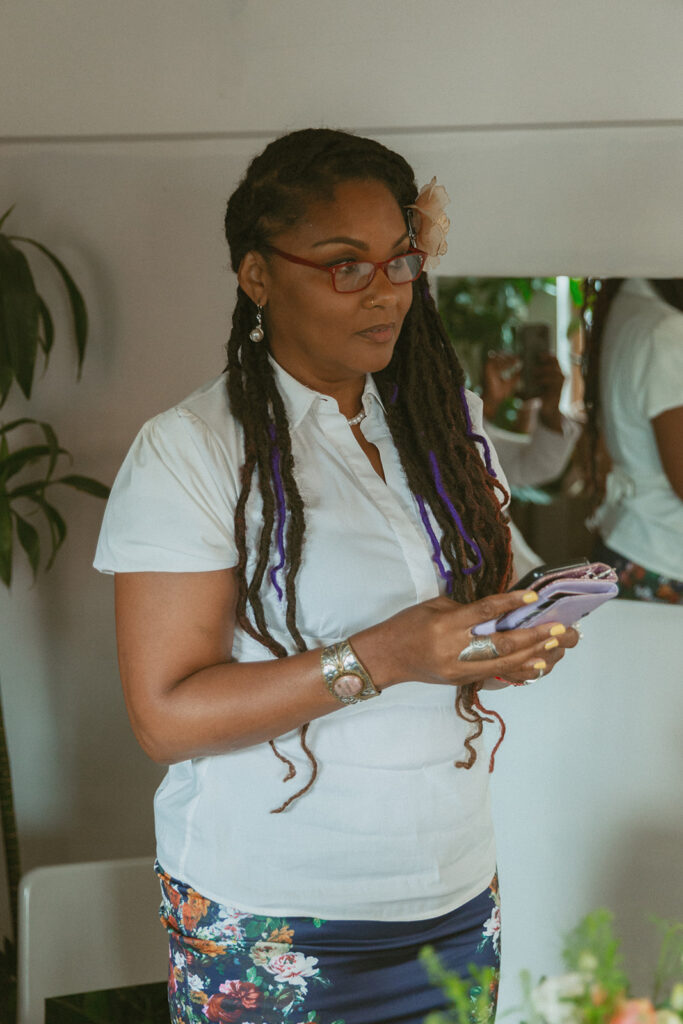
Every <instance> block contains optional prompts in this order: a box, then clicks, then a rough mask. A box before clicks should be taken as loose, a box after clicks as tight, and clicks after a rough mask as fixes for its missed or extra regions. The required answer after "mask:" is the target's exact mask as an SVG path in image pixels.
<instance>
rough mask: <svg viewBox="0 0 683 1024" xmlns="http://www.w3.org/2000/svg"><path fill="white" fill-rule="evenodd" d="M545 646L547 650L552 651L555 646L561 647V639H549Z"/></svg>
mask: <svg viewBox="0 0 683 1024" xmlns="http://www.w3.org/2000/svg"><path fill="white" fill-rule="evenodd" d="M543 646H544V647H545V649H546V651H552V649H553V647H559V646H560V641H559V640H555V639H554V638H553V639H552V640H548V641H547V643H544V644H543Z"/></svg>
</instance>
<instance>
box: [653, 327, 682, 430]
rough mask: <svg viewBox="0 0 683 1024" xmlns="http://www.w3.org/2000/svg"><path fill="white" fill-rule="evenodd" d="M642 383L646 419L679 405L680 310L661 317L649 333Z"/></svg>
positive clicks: (680, 388)
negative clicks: (645, 369)
mask: <svg viewBox="0 0 683 1024" xmlns="http://www.w3.org/2000/svg"><path fill="white" fill-rule="evenodd" d="M644 385H645V413H646V415H647V418H648V419H650V420H651V419H653V418H654V417H655V416H659V414H660V412H665V411H666V410H667V409H675V408H677V407H678V406H679V405H683V313H679V312H675V313H672V314H671V316H666V317H664V318H663V319H662V320H661V321H660V322H659V323H658V324H657V326H656V328H655V329H654V331H653V332H652V339H651V349H650V359H649V360H648V366H647V376H646V380H645V382H644Z"/></svg>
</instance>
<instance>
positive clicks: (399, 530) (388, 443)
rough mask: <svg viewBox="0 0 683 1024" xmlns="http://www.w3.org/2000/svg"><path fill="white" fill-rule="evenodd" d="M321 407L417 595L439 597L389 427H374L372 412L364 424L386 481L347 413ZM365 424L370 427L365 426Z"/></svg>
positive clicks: (323, 422) (326, 428) (322, 420)
mask: <svg viewBox="0 0 683 1024" xmlns="http://www.w3.org/2000/svg"><path fill="white" fill-rule="evenodd" d="M335 404H336V403H335ZM319 411H320V413H321V415H320V416H319V418H318V422H319V424H320V427H321V429H322V430H323V432H324V433H325V435H326V436H327V439H328V441H329V442H330V443H331V444H332V445H333V446H334V448H335V449H336V451H337V452H338V454H339V455H340V456H341V457H342V458H343V459H344V461H345V462H346V464H347V466H348V467H349V468H350V469H351V470H352V472H353V474H354V476H355V477H356V478H357V480H358V482H359V484H360V485H361V486H362V488H363V490H364V491H365V493H366V494H367V496H368V497H369V498H370V499H371V500H372V502H373V504H374V505H375V506H376V507H377V508H378V509H379V511H380V512H381V514H382V515H383V517H384V518H385V520H386V521H387V523H388V524H389V526H390V528H391V530H392V532H393V533H394V535H395V537H396V539H397V541H398V543H399V545H400V548H401V551H402V554H403V558H404V560H405V563H406V565H407V567H408V571H409V572H410V576H411V579H412V580H413V584H414V586H415V593H416V599H417V600H418V601H425V600H428V599H429V598H431V597H436V596H437V595H438V593H439V579H438V574H437V570H436V566H435V565H434V562H433V560H432V557H431V553H430V550H429V547H428V543H427V539H426V538H425V536H424V535H423V531H422V530H421V529H419V528H418V526H417V525H416V524H415V523H414V522H413V520H412V519H411V517H410V515H409V514H408V512H407V511H406V509H405V508H404V507H403V504H402V502H401V500H400V499H399V493H400V492H402V491H405V492H406V493H405V498H406V499H410V492H409V491H408V487H407V484H406V482H405V479H404V477H403V471H402V469H401V467H400V464H398V465H397V464H396V462H397V456H396V453H395V451H394V448H393V442H392V440H391V436H390V435H389V433H388V431H386V430H385V429H380V430H379V431H378V432H377V433H376V431H375V430H374V429H373V427H376V426H377V423H376V421H375V422H373V419H374V417H371V416H369V417H368V419H367V420H364V421H363V423H362V424H361V430H363V433H364V435H365V437H366V438H367V440H368V441H370V442H371V443H372V444H375V445H376V446H377V448H378V450H379V452H380V457H381V459H382V466H383V469H384V474H385V477H386V481H387V482H386V483H385V482H384V481H383V480H382V479H381V477H379V476H378V474H377V473H376V472H375V470H374V469H373V468H372V466H371V464H370V461H369V460H368V458H367V456H366V455H365V453H364V452H363V450H362V448H361V447H360V445H359V444H358V443H357V441H356V439H355V438H354V436H353V434H352V433H351V430H350V428H349V426H348V423H347V422H346V420H345V417H344V416H342V415H341V413H338V414H336V415H335V412H334V410H333V409H330V408H329V407H328V408H325V406H322V407H320V408H319ZM366 424H367V431H366V430H364V429H363V428H364V427H366ZM397 492H399V493H397Z"/></svg>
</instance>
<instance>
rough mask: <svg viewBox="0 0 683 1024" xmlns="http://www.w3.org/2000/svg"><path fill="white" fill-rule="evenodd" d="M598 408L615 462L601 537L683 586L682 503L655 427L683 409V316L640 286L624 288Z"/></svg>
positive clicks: (605, 343)
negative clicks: (670, 412) (657, 421)
mask: <svg viewBox="0 0 683 1024" xmlns="http://www.w3.org/2000/svg"><path fill="white" fill-rule="evenodd" d="M600 404H601V410H602V425H603V429H604V432H605V441H606V443H607V448H608V450H609V453H610V456H611V457H612V460H613V469H612V472H611V473H610V475H609V478H608V480H607V494H606V498H605V501H604V502H603V504H602V505H601V507H600V509H598V513H597V516H596V522H597V524H598V527H599V530H600V535H601V536H602V539H603V540H604V541H605V543H606V544H607V545H608V546H609V547H611V548H613V549H614V550H615V551H617V552H619V554H621V555H624V556H625V557H626V558H629V559H631V560H632V561H634V562H637V563H638V564H639V565H642V566H644V567H645V568H646V569H651V570H652V571H653V572H657V573H661V574H662V575H665V576H669V577H673V578H675V579H679V580H683V501H681V499H680V498H679V497H678V495H677V494H676V492H675V491H674V489H673V488H672V486H671V484H670V483H669V480H668V479H667V476H666V474H665V472H664V468H663V466H662V462H661V459H660V457H659V451H658V449H657V442H656V439H655V434H654V430H653V428H652V423H651V422H650V421H651V420H652V419H654V418H655V417H656V416H658V415H659V413H662V412H664V411H665V410H667V409H673V408H676V407H677V406H681V405H683V313H681V312H679V311H678V310H677V309H675V308H674V307H673V306H670V305H669V304H668V303H666V302H664V300H663V299H660V298H659V296H658V295H657V294H656V292H655V291H654V289H653V288H652V287H651V286H650V285H649V284H648V282H647V281H645V280H643V279H641V278H634V279H631V280H627V281H625V282H624V284H623V285H622V286H621V288H620V289H619V293H618V294H617V297H616V298H615V300H614V302H613V304H612V308H611V309H610V312H609V316H608V318H607V323H606V325H605V332H604V335H603V338H602V350H601V363H600ZM681 443H682V444H683V438H682V439H681Z"/></svg>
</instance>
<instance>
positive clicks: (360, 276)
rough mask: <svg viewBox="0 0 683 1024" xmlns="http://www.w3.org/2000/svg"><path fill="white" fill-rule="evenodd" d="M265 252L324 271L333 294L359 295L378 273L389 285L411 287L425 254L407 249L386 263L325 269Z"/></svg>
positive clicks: (350, 262) (287, 255) (351, 262)
mask: <svg viewBox="0 0 683 1024" xmlns="http://www.w3.org/2000/svg"><path fill="white" fill-rule="evenodd" d="M268 249H269V250H270V251H271V252H274V253H275V255H276V256H281V257H282V259H283V260H289V262H290V263H300V264H301V265H302V266H304V267H313V269H314V270H324V271H326V272H327V273H328V274H329V275H330V277H331V278H332V287H333V288H334V290H335V291H336V292H344V293H348V292H362V291H363V289H364V288H367V287H368V285H369V284H370V283H371V281H372V280H373V279H374V276H375V274H376V273H377V271H378V270H383V271H384V273H385V274H386V276H387V278H388V280H389V281H391V283H392V284H410V282H411V281H417V279H418V277H419V276H420V274H421V273H422V268H423V267H424V262H425V260H426V259H427V253H426V252H422V250H421V249H410V250H409V251H408V252H404V253H401V255H400V256H392V257H391V259H389V260H381V261H380V262H379V263H371V262H369V261H368V262H362V261H361V262H356V261H355V260H348V261H346V262H345V263H336V264H335V265H334V266H332V267H326V266H325V265H324V264H322V263H311V261H310V260H304V259H302V257H301V256H292V254H291V252H283V251H282V249H276V248H275V246H274V245H269V246H268Z"/></svg>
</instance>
